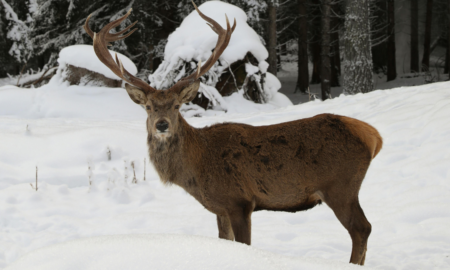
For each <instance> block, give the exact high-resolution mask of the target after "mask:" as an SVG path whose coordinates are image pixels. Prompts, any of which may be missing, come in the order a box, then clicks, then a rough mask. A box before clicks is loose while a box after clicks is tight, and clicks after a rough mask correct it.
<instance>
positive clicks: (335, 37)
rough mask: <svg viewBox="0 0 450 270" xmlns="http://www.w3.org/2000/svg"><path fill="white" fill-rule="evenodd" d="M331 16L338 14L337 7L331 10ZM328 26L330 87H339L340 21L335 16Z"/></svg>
mask: <svg viewBox="0 0 450 270" xmlns="http://www.w3.org/2000/svg"><path fill="white" fill-rule="evenodd" d="M332 11H333V12H332V13H333V14H338V13H339V12H338V8H337V5H334V6H333V8H332ZM331 22H332V23H331V25H330V32H331V33H330V39H331V41H330V42H331V43H330V50H331V53H330V64H331V82H330V85H331V87H337V86H340V84H339V75H340V74H341V54H340V51H339V49H340V48H339V28H340V26H339V25H340V20H339V18H338V17H336V16H332V18H331Z"/></svg>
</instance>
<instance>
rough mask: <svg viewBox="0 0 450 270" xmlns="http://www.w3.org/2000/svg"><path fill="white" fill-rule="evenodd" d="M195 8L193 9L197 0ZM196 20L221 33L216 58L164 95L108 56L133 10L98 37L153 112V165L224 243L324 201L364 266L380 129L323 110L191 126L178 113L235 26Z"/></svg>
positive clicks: (247, 238)
mask: <svg viewBox="0 0 450 270" xmlns="http://www.w3.org/2000/svg"><path fill="white" fill-rule="evenodd" d="M194 6H195V4H194ZM195 8H196V10H197V12H198V14H199V15H200V16H201V17H202V18H203V19H204V20H205V21H206V22H208V24H209V26H211V28H212V30H213V31H214V32H216V33H217V34H218V41H217V44H216V47H215V49H214V52H213V54H212V55H211V57H210V58H209V59H208V60H207V61H206V62H205V63H204V65H201V63H199V64H198V68H197V70H196V71H195V72H194V73H193V74H191V75H189V76H188V77H186V78H184V79H181V80H180V81H178V82H177V83H176V84H175V85H174V86H172V87H171V88H170V89H167V90H156V89H154V88H153V87H151V86H150V85H149V84H147V83H145V82H144V81H142V80H140V79H138V78H136V77H134V76H132V75H131V74H130V73H129V72H127V71H126V70H125V69H124V67H123V65H122V63H121V62H120V60H119V59H118V58H117V55H116V59H115V61H114V59H113V57H112V56H111V55H110V53H109V52H108V49H107V46H108V44H109V42H113V41H116V40H120V39H123V38H126V37H128V36H129V35H130V34H131V33H133V32H134V31H135V30H136V29H133V30H131V31H130V32H128V33H127V34H125V33H126V32H127V31H128V30H130V28H131V27H133V25H134V24H132V25H130V26H128V27H127V28H125V29H124V30H123V31H120V32H118V33H115V34H111V33H109V31H110V30H111V29H112V28H114V27H116V26H118V25H119V24H121V23H122V22H123V21H124V20H125V19H126V18H127V17H128V16H129V15H130V12H131V10H130V11H129V12H128V13H127V14H126V15H124V16H123V17H122V18H119V19H118V20H116V21H113V22H111V23H109V24H108V25H106V26H105V27H103V29H101V30H100V32H99V33H94V32H93V31H92V30H91V29H90V28H89V26H88V23H89V18H90V16H89V17H88V18H87V19H86V23H85V26H84V28H85V30H86V32H87V33H88V34H89V35H90V36H91V37H92V38H93V40H94V50H95V52H96V54H97V56H98V58H99V59H100V60H101V61H102V62H103V63H104V64H105V65H106V66H108V68H110V69H111V70H112V71H113V72H114V73H115V74H116V75H117V76H119V77H120V78H122V79H123V80H124V81H126V82H127V83H126V84H125V88H126V90H127V92H128V94H129V96H130V98H131V99H132V100H133V101H134V102H135V103H137V104H139V105H142V106H145V108H146V110H147V114H148V118H147V131H148V137H147V141H148V151H149V156H150V160H151V162H152V163H153V165H154V167H155V169H156V171H157V172H158V174H159V177H160V178H161V181H162V182H164V183H168V184H176V185H178V186H180V187H182V188H183V189H185V190H186V191H187V192H188V193H189V194H191V195H192V196H193V197H194V198H195V199H196V200H197V201H198V202H200V203H201V204H202V205H203V206H204V207H205V208H206V209H207V210H209V211H211V212H212V213H214V214H216V215H217V225H218V229H219V237H220V238H223V239H228V240H236V241H237V242H241V243H245V244H248V245H250V242H251V215H252V213H253V212H254V211H259V210H272V211H288V212H296V211H302V210H307V209H310V208H312V207H314V206H316V205H317V204H320V203H321V202H325V203H326V204H327V205H328V206H329V207H330V208H331V209H332V210H333V211H334V213H335V215H336V217H337V218H338V219H339V221H340V222H341V223H342V225H343V226H344V227H345V228H346V229H347V230H348V232H349V233H350V236H351V239H352V243H353V247H352V254H351V258H350V262H351V263H355V264H361V265H363V264H364V260H365V256H366V250H367V240H368V237H369V234H370V232H371V225H370V223H369V222H368V221H367V219H366V217H365V215H364V212H363V210H362V209H361V206H360V204H359V200H358V193H359V189H360V187H361V183H362V181H363V179H364V176H365V174H366V171H367V169H368V168H369V165H370V162H371V161H372V159H373V158H374V157H375V156H376V155H377V154H378V152H379V151H380V149H381V146H382V138H381V136H380V134H379V133H378V132H377V130H376V129H375V128H373V127H372V126H370V125H369V124H367V123H365V122H361V121H359V120H356V119H353V118H349V117H345V116H339V115H333V114H321V115H317V116H314V117H312V118H307V119H301V120H297V121H292V122H288V123H281V124H276V125H270V126H259V127H255V126H250V125H245V124H238V123H224V124H216V125H212V126H209V127H205V128H194V127H192V126H190V125H189V124H188V123H187V122H186V120H185V119H184V118H183V117H182V116H181V114H180V112H179V108H180V106H181V105H182V104H183V103H187V102H190V101H191V100H192V99H193V98H194V97H195V96H196V94H197V91H198V89H199V86H200V76H202V75H203V74H205V73H206V72H207V71H208V69H210V68H211V67H212V65H213V64H214V63H215V62H216V61H217V60H218V59H219V57H220V56H221V54H222V52H223V51H224V50H225V48H226V47H227V45H228V42H229V41H230V37H231V34H232V33H233V31H234V29H235V27H236V20H235V21H234V24H233V26H232V27H230V23H229V21H228V18H227V19H226V21H227V26H226V30H225V29H223V28H222V27H221V26H220V25H219V24H218V23H217V22H216V21H214V20H213V19H211V18H209V17H207V16H206V15H204V14H203V13H202V12H200V10H199V9H198V8H197V7H196V6H195Z"/></svg>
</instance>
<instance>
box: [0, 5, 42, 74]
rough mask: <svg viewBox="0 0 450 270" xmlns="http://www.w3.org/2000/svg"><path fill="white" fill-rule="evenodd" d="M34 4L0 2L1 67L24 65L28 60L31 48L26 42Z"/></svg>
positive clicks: (27, 41)
mask: <svg viewBox="0 0 450 270" xmlns="http://www.w3.org/2000/svg"><path fill="white" fill-rule="evenodd" d="M35 4H36V1H35V0H27V1H8V2H6V1H5V0H0V37H1V41H0V52H1V53H0V54H2V56H1V57H2V59H1V60H2V61H1V62H2V65H7V66H14V65H15V64H16V66H18V65H24V63H26V62H27V61H28V59H29V58H30V56H31V54H32V46H31V45H30V42H29V40H28V33H29V25H30V24H31V22H32V14H33V12H34V8H35ZM6 54H7V55H6ZM10 57H12V59H10ZM11 62H12V63H11ZM1 69H3V70H4V71H5V70H7V69H9V68H8V67H6V69H5V67H2V68H1ZM0 72H1V71H0Z"/></svg>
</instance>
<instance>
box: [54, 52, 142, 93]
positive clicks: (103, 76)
mask: <svg viewBox="0 0 450 270" xmlns="http://www.w3.org/2000/svg"><path fill="white" fill-rule="evenodd" d="M109 52H110V53H111V55H112V56H113V57H115V54H116V52H114V51H111V50H110V51H109ZM117 56H118V57H119V59H120V60H121V61H122V64H123V66H124V67H125V69H126V70H128V72H130V73H131V74H132V75H136V73H137V68H136V66H135V65H134V63H133V62H132V61H131V60H130V59H129V58H128V57H126V56H125V55H123V54H120V53H117ZM58 64H59V68H58V72H57V74H58V76H60V77H61V79H62V80H63V81H68V82H69V84H71V85H72V84H76V85H95V86H108V87H120V86H121V84H122V80H121V79H120V78H119V77H118V76H117V75H116V74H114V73H113V72H112V71H111V70H110V69H109V68H108V67H106V66H105V65H104V64H103V63H102V62H100V60H99V59H98V57H97V55H96V54H95V52H94V47H92V46H90V45H74V46H69V47H66V48H64V49H62V50H61V52H60V53H59V58H58Z"/></svg>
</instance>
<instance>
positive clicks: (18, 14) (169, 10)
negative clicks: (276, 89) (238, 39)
mask: <svg viewBox="0 0 450 270" xmlns="http://www.w3.org/2000/svg"><path fill="white" fill-rule="evenodd" d="M204 2H206V1H205V0H197V1H196V4H198V5H200V4H202V3H204ZM223 2H228V3H231V4H233V5H236V6H238V7H240V8H241V9H243V10H244V11H245V12H246V13H247V16H248V23H249V25H250V26H252V27H253V29H254V30H255V31H256V32H257V33H258V34H259V35H260V38H261V41H262V42H263V43H264V44H265V46H266V48H267V49H268V51H269V59H268V60H267V61H268V62H269V64H270V67H269V72H271V73H273V74H275V75H276V74H277V72H278V71H279V70H280V67H281V62H282V61H295V62H297V63H298V76H297V77H298V79H297V83H296V87H295V89H292V91H293V92H294V91H295V92H306V91H307V89H308V88H309V86H310V84H322V87H321V88H322V95H321V97H322V99H326V98H328V97H329V93H330V92H329V88H330V87H334V86H339V85H342V84H349V82H351V81H355V82H356V85H357V87H358V91H359V92H368V91H371V90H373V78H372V77H371V76H373V75H375V76H376V75H377V74H380V76H385V77H386V80H387V81H390V80H395V79H396V78H397V77H398V76H400V75H402V76H424V77H425V78H426V79H425V82H433V81H437V80H443V79H447V78H448V76H441V75H442V74H448V66H449V65H450V63H449V61H448V58H449V57H448V55H449V46H450V42H448V41H449V35H450V31H449V29H450V26H449V19H448V18H449V14H450V1H449V0H395V1H394V0H284V1H283V0H228V1H223ZM352 6H353V7H357V8H353V9H352ZM129 8H133V10H134V12H133V13H132V15H131V16H130V17H129V19H128V20H127V22H126V23H125V24H124V25H122V28H124V27H126V26H127V25H129V24H130V23H132V22H134V21H136V20H137V21H138V29H139V30H138V31H137V32H136V33H135V34H133V35H132V36H130V37H129V38H127V39H126V40H124V41H121V42H116V43H114V44H113V46H112V50H115V51H118V52H121V53H123V54H125V55H127V56H128V57H129V58H130V59H131V60H132V61H133V62H134V63H135V64H136V66H137V67H138V70H139V74H138V76H139V77H141V78H143V79H145V80H146V79H147V78H148V75H149V74H150V73H152V72H153V71H154V70H156V68H157V67H158V66H159V64H160V63H161V62H162V60H163V56H164V47H165V44H166V42H167V38H168V36H169V35H170V33H172V32H173V31H174V30H175V29H176V28H177V27H178V26H179V25H180V23H181V22H182V20H183V19H184V18H185V17H186V16H187V15H188V14H189V13H190V12H192V10H193V5H192V3H191V1H190V0H181V1H180V0H177V1H175V0H165V1H144V0H115V1H106V0H99V1H87V0H0V63H1V65H0V78H3V77H7V76H20V74H22V73H26V72H31V71H38V70H45V69H49V68H51V67H54V66H55V65H56V64H57V62H56V60H57V57H58V53H59V51H60V50H61V49H62V48H64V47H67V46H70V45H74V44H91V43H92V41H91V39H90V38H89V36H88V35H86V34H85V32H84V30H83V28H82V25H83V24H84V21H85V19H86V17H87V16H88V15H89V14H93V16H94V17H95V20H93V21H92V22H91V24H93V25H92V26H91V27H92V28H93V29H101V27H103V26H104V25H105V24H107V23H108V22H110V21H112V20H114V19H117V18H118V17H120V16H122V15H123V14H124V13H125V12H126V11H127V10H128V9H129ZM355 18H361V20H362V23H361V25H363V26H364V25H367V28H366V30H364V27H362V29H361V27H360V29H356V30H357V31H359V32H357V34H358V35H356V37H357V40H359V41H362V42H359V43H355V42H354V43H351V44H350V45H348V42H349V39H350V37H351V36H352V35H351V29H350V28H351V27H355V26H359V25H360V24H359V23H355V20H354V19H355ZM352 20H353V23H352ZM346 22H347V23H346ZM119 30H120V29H119ZM360 34H361V35H360ZM364 34H366V35H367V37H368V38H366V39H364V38H361V37H362V35H364ZM350 41H351V40H350ZM346 42H347V43H346ZM357 46H361V48H357ZM350 47H353V49H355V51H364V50H365V49H364V48H369V50H370V52H369V53H370V54H369V55H370V58H371V59H369V60H370V61H367V63H365V64H364V63H363V64H362V65H366V66H365V67H363V68H362V69H366V70H367V69H368V68H370V69H371V70H372V71H373V72H370V74H368V75H367V78H365V81H367V82H368V83H367V85H363V84H364V83H363V82H361V81H358V80H356V79H355V77H356V76H357V75H355V74H352V73H351V72H342V71H343V70H344V69H347V71H350V70H352V67H353V69H354V67H355V65H359V66H361V62H358V59H353V62H350V63H349V62H348V60H349V58H350V56H349V54H348V51H347V50H348V49H349V48H350ZM432 53H434V54H435V55H437V58H436V59H435V60H436V61H431V62H430V55H431V54H432ZM359 66H358V68H359ZM341 73H344V74H347V75H346V76H348V78H345V76H342V77H341ZM399 74H400V75H399ZM346 81H347V83H346ZM344 88H345V87H344ZM327 91H328V92H327ZM347 92H348V93H352V90H351V89H348V90H347Z"/></svg>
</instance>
